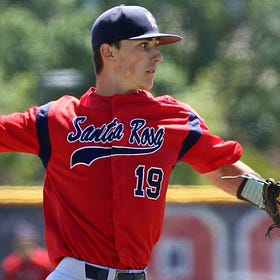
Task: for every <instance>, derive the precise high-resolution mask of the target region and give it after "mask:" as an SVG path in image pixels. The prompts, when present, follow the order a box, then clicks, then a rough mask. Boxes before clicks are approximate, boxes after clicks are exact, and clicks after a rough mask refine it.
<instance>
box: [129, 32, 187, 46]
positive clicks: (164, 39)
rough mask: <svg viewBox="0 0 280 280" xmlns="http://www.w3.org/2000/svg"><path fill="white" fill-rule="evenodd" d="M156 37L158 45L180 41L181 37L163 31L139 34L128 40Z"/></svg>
mask: <svg viewBox="0 0 280 280" xmlns="http://www.w3.org/2000/svg"><path fill="white" fill-rule="evenodd" d="M150 38H158V39H159V44H160V45H168V44H174V43H177V42H179V41H181V40H182V39H183V38H182V37H181V36H178V35H173V34H165V33H149V34H144V35H141V36H136V37H131V38H129V40H141V39H150Z"/></svg>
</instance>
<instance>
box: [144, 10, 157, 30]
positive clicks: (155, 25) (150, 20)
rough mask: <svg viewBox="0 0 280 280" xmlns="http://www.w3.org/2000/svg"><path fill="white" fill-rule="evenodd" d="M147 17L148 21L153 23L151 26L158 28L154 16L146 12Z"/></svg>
mask: <svg viewBox="0 0 280 280" xmlns="http://www.w3.org/2000/svg"><path fill="white" fill-rule="evenodd" d="M145 15H146V17H147V19H148V21H149V22H150V23H151V25H152V26H153V27H154V28H158V27H157V23H156V20H155V18H154V17H153V15H152V14H151V13H149V12H145Z"/></svg>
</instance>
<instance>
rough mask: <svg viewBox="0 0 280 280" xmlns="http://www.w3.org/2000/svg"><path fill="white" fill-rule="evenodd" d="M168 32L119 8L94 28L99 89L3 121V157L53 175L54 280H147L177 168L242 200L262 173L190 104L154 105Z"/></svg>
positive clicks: (49, 203)
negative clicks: (33, 158) (22, 157)
mask: <svg viewBox="0 0 280 280" xmlns="http://www.w3.org/2000/svg"><path fill="white" fill-rule="evenodd" d="M181 39H182V38H181V37H180V36H178V35H173V34H166V33H160V32H159V31H158V27H157V23H156V20H155V18H154V17H153V15H152V14H151V13H150V12H149V11H148V10H147V9H145V8H143V7H139V6H124V5H122V6H117V7H114V8H112V9H109V10H107V11H105V12H104V13H103V14H101V15H100V16H99V17H98V18H97V19H96V21H95V22H94V24H93V27H92V49H93V55H94V64H95V71H96V76H97V81H96V85H95V87H91V88H89V89H88V91H87V92H86V93H85V94H84V95H83V96H82V97H81V98H80V99H77V98H75V97H72V96H63V97H61V98H59V99H58V100H55V101H52V102H50V103H48V104H45V105H42V106H40V107H33V108H30V109H28V110H27V111H26V112H24V113H13V114H10V115H2V116H1V117H0V151H1V152H25V153H31V154H35V155H38V156H39V157H40V158H41V160H42V162H43V164H44V166H45V170H46V176H45V182H44V200H43V209H44V219H45V236H46V244H47V248H48V253H49V257H50V260H51V262H52V264H53V265H55V266H56V268H55V270H54V271H53V272H52V273H51V274H50V275H49V276H48V278H47V279H48V280H55V279H60V280H70V279H79V280H81V279H95V280H117V279H118V280H125V279H126V280H129V279H137V280H145V279H147V271H146V267H147V265H148V263H149V261H150V258H151V253H152V249H153V246H154V245H155V243H156V242H157V241H158V240H159V238H160V234H161V230H162V223H163V217H164V209H165V196H166V191H167V186H168V178H169V176H170V173H171V172H172V169H173V167H174V166H175V164H176V163H177V162H178V161H182V162H184V163H186V164H189V165H190V166H191V167H192V168H194V169H195V170H196V171H197V172H199V173H201V174H202V175H203V176H205V178H206V179H208V180H209V182H211V183H213V184H214V185H216V186H217V187H220V188H222V189H224V190H225V191H227V192H229V193H231V194H233V195H236V192H237V189H238V188H239V185H240V184H241V182H242V180H243V179H242V178H231V179H228V180H223V179H221V177H222V176H224V175H232V176H235V175H239V174H255V175H256V176H258V175H257V174H256V173H255V172H254V171H253V170H252V169H251V168H250V167H249V166H247V165H246V164H244V163H243V162H241V161H240V157H241V154H242V147H241V145H240V144H239V143H238V142H235V141H224V140H223V139H221V138H220V137H218V136H216V135H213V134H212V133H211V132H210V131H209V130H208V128H207V125H206V124H205V122H204V120H203V119H202V118H201V117H200V116H199V115H198V114H197V113H196V112H195V111H194V110H193V109H192V108H191V107H190V106H188V105H187V104H183V103H181V102H179V101H177V100H175V99H174V98H173V97H171V96H168V95H164V96H161V97H154V96H153V95H152V94H151V93H150V92H149V91H150V90H151V88H152V86H153V80H154V78H155V74H156V69H157V66H158V64H159V63H160V62H161V61H162V60H163V56H162V54H161V51H160V49H159V46H160V45H166V44H172V43H176V42H179V41H180V40H181Z"/></svg>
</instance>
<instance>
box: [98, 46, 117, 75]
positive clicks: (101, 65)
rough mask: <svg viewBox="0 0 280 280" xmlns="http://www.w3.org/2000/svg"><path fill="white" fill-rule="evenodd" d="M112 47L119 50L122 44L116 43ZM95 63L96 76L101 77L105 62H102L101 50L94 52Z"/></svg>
mask: <svg viewBox="0 0 280 280" xmlns="http://www.w3.org/2000/svg"><path fill="white" fill-rule="evenodd" d="M110 45H112V46H114V47H116V48H117V49H119V48H120V46H121V42H120V41H116V42H113V43H111V44H110ZM93 63H94V67H95V74H96V75H99V74H100V72H101V70H102V68H103V60H102V57H101V54H100V48H97V49H94V50H93Z"/></svg>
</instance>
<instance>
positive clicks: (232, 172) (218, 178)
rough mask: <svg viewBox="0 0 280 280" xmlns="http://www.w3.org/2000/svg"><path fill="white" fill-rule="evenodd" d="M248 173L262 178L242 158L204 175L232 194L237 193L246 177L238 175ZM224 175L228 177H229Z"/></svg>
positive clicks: (215, 184)
mask: <svg viewBox="0 0 280 280" xmlns="http://www.w3.org/2000/svg"><path fill="white" fill-rule="evenodd" d="M247 174H250V175H254V176H256V177H259V178H261V176H260V175H259V174H258V173H257V172H256V171H254V170H253V169H252V168H251V167H250V166H248V165H247V164H245V163H244V162H242V161H240V160H239V161H237V162H235V163H233V164H227V165H223V166H221V167H220V168H218V169H216V170H214V171H211V172H207V173H204V174H203V176H204V177H205V178H206V179H207V180H208V181H209V182H210V183H211V184H213V185H214V186H216V187H218V188H221V189H222V190H224V191H226V192H227V193H229V194H231V195H237V192H238V189H239V187H240V185H241V184H242V182H243V180H244V178H242V177H238V176H239V175H247ZM234 176H237V177H234ZM223 177H227V179H224V178H223ZM231 177H234V178H231Z"/></svg>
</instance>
